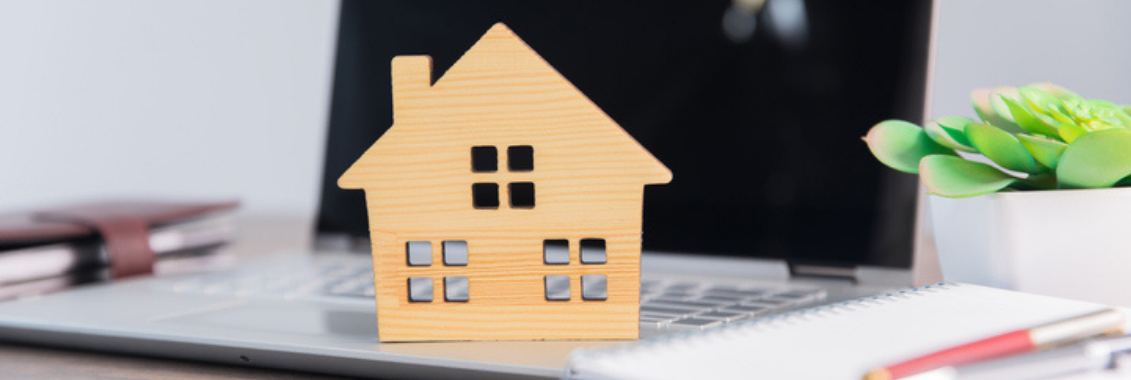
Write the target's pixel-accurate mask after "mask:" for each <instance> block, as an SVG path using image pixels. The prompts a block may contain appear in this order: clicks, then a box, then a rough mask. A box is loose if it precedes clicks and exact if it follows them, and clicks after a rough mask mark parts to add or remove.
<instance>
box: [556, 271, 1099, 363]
mask: <svg viewBox="0 0 1131 380" xmlns="http://www.w3.org/2000/svg"><path fill="white" fill-rule="evenodd" d="M1106 308H1107V307H1106V306H1103V305H1097V304H1092V303H1087V302H1079V301H1071V300H1064V299H1058V298H1052V297H1045V296H1038V295H1032V294H1025V293H1018V292H1011V291H1006V290H999V289H993V288H987V287H981V286H977V285H967V284H950V283H943V284H937V285H931V286H926V287H921V288H915V289H909V290H904V291H899V292H894V293H889V294H886V295H880V296H876V297H870V298H865V299H860V300H856V301H849V302H843V303H837V304H832V305H827V306H821V307H817V308H813V309H808V310H802V311H797V312H792V313H788V314H783V315H779V316H773V317H768V318H764V319H761V320H753V321H749V322H745V323H739V324H735V325H729V326H725V327H721V328H717V329H713V330H705V331H699V332H689V333H680V334H674V335H668V336H664V337H660V338H657V339H652V340H645V341H641V342H639V343H638V344H628V345H623V346H616V347H613V348H593V349H582V350H579V351H576V352H575V353H574V354H573V355H572V356H571V357H570V360H569V363H568V364H567V368H566V373H565V375H566V377H569V378H577V379H692V378H711V379H846V380H847V379H852V380H859V379H860V378H861V377H863V376H864V375H865V374H866V373H867V372H868V371H869V370H872V369H875V368H877V367H882V366H885V365H888V364H892V363H896V362H899V361H902V360H906V359H910V358H914V357H917V356H920V355H923V354H927V353H931V352H934V351H937V350H939V349H943V348H947V347H951V346H956V345H959V344H963V343H968V342H971V341H974V340H978V339H981V338H986V337H989V336H992V335H996V334H1001V333H1004V332H1008V331H1013V330H1019V329H1024V328H1028V327H1033V326H1037V325H1041V324H1045V323H1048V322H1052V321H1057V320H1062V319H1066V318H1071V317H1075V316H1078V315H1081V314H1085V313H1088V312H1093V311H1099V310H1102V309H1106Z"/></svg>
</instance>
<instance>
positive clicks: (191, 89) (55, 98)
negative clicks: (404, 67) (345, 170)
mask: <svg viewBox="0 0 1131 380" xmlns="http://www.w3.org/2000/svg"><path fill="white" fill-rule="evenodd" d="M337 12H338V2H337V1H333V0H323V1H320V0H238V1H230V0H191V1H189V0H181V1H142V0H98V1H87V0H47V1H18V0H0V211H3V210H11V209H26V208H29V207H35V206H38V205H45V204H49V203H57V202H69V201H76V200H84V199H93V198H100V197H116V198H124V197H134V196H141V197H149V198H189V199H215V198H239V199H241V200H243V201H244V207H245V210H247V211H249V212H256V213H272V214H280V213H283V214H295V215H306V216H308V215H312V214H313V212H314V210H315V208H316V202H317V196H318V185H319V182H318V181H319V178H320V176H321V165H322V149H323V142H324V140H325V137H324V134H325V128H326V124H327V110H328V105H329V93H330V81H331V77H332V63H333V53H334V42H335V39H336V34H337V17H338V14H337Z"/></svg>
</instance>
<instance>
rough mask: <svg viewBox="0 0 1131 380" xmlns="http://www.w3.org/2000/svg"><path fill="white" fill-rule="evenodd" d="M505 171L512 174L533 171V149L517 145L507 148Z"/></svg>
mask: <svg viewBox="0 0 1131 380" xmlns="http://www.w3.org/2000/svg"><path fill="white" fill-rule="evenodd" d="M507 169H509V170H510V171H512V172H528V171H531V170H534V147H532V146H530V145H519V146H512V147H509V148H507Z"/></svg>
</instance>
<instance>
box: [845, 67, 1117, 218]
mask: <svg viewBox="0 0 1131 380" xmlns="http://www.w3.org/2000/svg"><path fill="white" fill-rule="evenodd" d="M970 100H971V102H972V103H973V105H974V112H975V113H977V114H978V118H979V119H981V121H978V120H974V119H970V118H966V117H960V116H948V117H943V118H940V119H937V120H933V121H930V122H928V123H927V125H925V126H923V127H922V128H920V127H919V126H917V125H915V124H912V123H908V122H906V121H901V120H887V121H884V122H881V123H879V124H876V125H875V126H873V127H872V129H871V130H869V131H868V135H867V136H864V141H865V142H867V143H868V148H869V149H871V151H872V154H873V155H875V156H876V158H877V159H879V160H880V162H882V163H884V164H885V165H887V166H889V167H891V168H893V169H896V170H899V171H902V172H907V173H918V174H919V177H920V179H922V181H923V185H924V186H925V187H926V188H927V191H928V192H929V193H932V194H938V195H941V196H944V197H950V198H963V197H972V196H977V195H982V194H988V193H992V192H996V191H1003V190H1006V191H1007V190H1052V189H1094V188H1106V187H1116V186H1122V185H1131V178H1128V177H1129V176H1131V107H1128V106H1121V105H1117V104H1113V103H1111V102H1107V101H1103V100H1098V99H1084V98H1082V97H1080V96H1079V95H1076V94H1075V93H1073V92H1071V91H1068V90H1066V89H1064V88H1061V87H1059V86H1056V85H1053V84H1051V83H1040V84H1033V85H1029V86H1025V87H1018V88H1014V87H998V88H993V89H979V90H974V91H973V92H971V93H970ZM978 154H980V155H982V156H984V159H982V158H977V157H976V155H978ZM987 162H988V163H987ZM990 163H992V164H990Z"/></svg>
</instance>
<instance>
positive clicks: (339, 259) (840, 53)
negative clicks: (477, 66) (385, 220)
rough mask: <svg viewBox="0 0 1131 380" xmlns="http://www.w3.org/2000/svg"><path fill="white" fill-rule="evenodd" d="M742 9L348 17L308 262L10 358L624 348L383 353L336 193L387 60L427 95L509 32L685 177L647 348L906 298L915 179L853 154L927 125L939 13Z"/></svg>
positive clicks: (374, 360)
mask: <svg viewBox="0 0 1131 380" xmlns="http://www.w3.org/2000/svg"><path fill="white" fill-rule="evenodd" d="M744 6H749V5H742V3H741V2H738V3H731V2H702V3H696V4H680V5H679V6H678V7H667V6H662V5H659V4H656V3H655V2H645V1H623V2H602V1H586V0H580V1H579V0H571V1H560V2H558V1H547V2H537V3H531V2H529V1H525V0H514V1H477V2H463V1H450V2H440V3H435V2H427V3H423V2H410V1H390V2H369V1H345V2H344V3H343V6H342V12H341V24H340V34H339V39H338V51H337V61H336V67H335V74H334V75H335V79H334V89H333V94H332V97H333V98H332V100H331V112H330V118H329V119H330V120H329V129H328V139H327V142H326V144H327V145H326V160H325V170H324V175H323V183H322V194H321V201H320V210H319V215H318V218H317V220H318V222H317V231H316V233H317V239H316V240H317V242H318V244H316V246H315V247H309V248H303V247H296V251H295V252H284V253H277V254H272V255H265V256H264V257H263V258H261V259H258V260H256V261H249V262H247V263H243V264H241V265H239V266H237V267H235V268H233V269H231V270H227V271H222V272H215V273H206V274H195V275H186V276H175V277H160V278H143V279H135V280H127V281H121V282H115V283H107V284H101V285H95V286H89V287H84V288H79V289H74V290H71V291H66V292H61V293H57V294H52V295H48V296H43V297H37V298H31V299H26V300H21V301H17V302H8V303H2V304H0V339H5V340H11V341H18V342H28V343H34V344H45V345H57V346H65V347H75V348H83V349H91V350H99V351H111V352H120V353H127V354H137V355H146V356H158V357H168V358H179V359H188V360H200V361H209V362H216V363H227V364H234V365H246V366H255V367H267V368H278V369H290V370H300V371H309V372H319V373H328V374H338V375H347V376H355V377H376V378H437V377H446V376H458V377H460V378H496V379H497V378H512V377H513V378H530V377H534V378H538V377H541V378H556V377H561V376H562V368H563V366H564V364H565V361H566V359H567V357H568V355H569V354H570V352H571V351H573V350H574V349H577V348H579V347H598V346H609V345H623V344H634V341H537V342H535V341H496V342H432V343H379V342H378V339H377V326H376V325H377V324H376V313H375V304H374V293H373V283H372V280H373V275H372V270H373V269H372V267H371V258H370V252H368V249H369V246H370V245H369V241H368V230H367V225H368V224H367V220H366V213H365V203H364V197H363V195H362V194H361V192H360V191H347V190H342V189H339V188H338V187H337V185H336V183H337V179H338V177H339V176H341V174H342V173H343V172H344V171H345V170H346V168H347V167H348V166H349V165H350V164H351V163H352V162H353V161H354V160H355V159H356V158H357V157H359V156H360V155H361V153H362V152H363V151H364V150H365V149H367V148H368V147H369V146H370V145H372V144H373V142H374V141H376V140H377V138H378V137H380V135H381V134H382V133H383V132H384V130H385V129H387V128H388V127H389V126H390V125H391V124H392V120H391V119H392V110H391V92H390V83H389V82H390V75H389V72H390V60H391V59H392V57H394V56H397V55H410V54H427V55H431V56H432V59H433V66H434V70H435V72H436V73H435V74H436V76H439V75H440V74H442V72H443V71H444V70H445V69H446V68H447V67H449V66H451V65H452V63H454V62H455V61H456V60H457V59H458V58H459V56H460V55H461V54H462V53H463V52H464V51H465V50H466V49H467V48H468V47H470V46H471V44H472V43H474V42H475V40H476V39H477V38H478V37H479V36H480V35H482V33H483V32H484V31H486V30H487V29H488V28H490V26H491V25H492V24H494V23H496V22H500V21H501V22H505V23H506V24H507V25H508V26H509V27H510V28H511V29H512V30H514V31H515V32H516V33H517V34H518V35H520V36H522V38H523V40H525V41H526V42H527V43H528V44H529V45H530V46H531V47H532V48H534V50H535V51H537V52H538V53H539V54H541V55H542V56H543V57H544V58H545V59H546V60H547V61H548V62H549V63H550V64H552V65H554V67H555V68H556V69H557V70H558V71H559V72H561V73H562V74H563V75H564V76H565V77H566V78H567V79H569V80H570V81H571V82H572V83H573V84H574V85H575V86H577V87H578V88H579V89H580V90H581V91H582V92H583V93H585V94H586V96H588V97H589V98H590V99H591V100H593V102H594V103H596V104H597V105H598V106H600V107H601V108H602V109H603V110H604V111H605V112H606V113H607V114H609V115H610V116H611V117H612V118H613V119H614V120H616V121H617V122H618V123H619V124H620V125H621V126H622V127H624V128H625V129H626V130H627V131H628V132H629V133H630V134H631V135H632V136H633V137H634V138H635V139H637V140H638V141H640V143H641V144H642V145H643V146H644V147H646V148H647V149H648V150H649V151H650V152H652V153H653V154H654V155H655V156H656V157H657V158H658V159H659V160H660V161H662V162H664V163H665V164H666V165H667V166H668V167H669V168H670V169H671V170H672V172H673V173H674V180H673V181H672V182H671V183H670V184H668V185H663V186H650V187H648V188H647V189H646V194H645V197H644V199H645V201H644V202H645V204H644V210H645V211H644V223H643V228H644V239H643V250H644V254H643V257H642V284H641V309H640V310H641V313H640V316H641V317H640V331H641V339H655V338H657V337H661V336H664V335H666V334H672V333H676V332H688V331H691V332H694V331H700V330H709V329H712V328H716V327H718V326H723V325H727V324H732V323H743V322H744V321H750V320H753V319H757V318H763V317H765V316H770V315H774V314H778V313H783V312H788V311H790V310H797V309H801V308H808V307H813V306H818V305H822V304H826V303H832V302H839V301H844V300H849V299H855V298H860V297H866V296H870V295H875V294H878V293H881V292H887V291H890V290H892V289H895V288H900V287H905V286H910V285H913V282H914V279H913V275H912V273H913V269H914V268H913V259H912V258H913V253H914V247H915V236H916V234H915V226H916V204H917V203H916V198H917V180H916V178H915V177H914V176H912V175H907V174H902V173H896V172H894V171H891V170H888V169H886V168H884V167H883V165H881V164H879V163H878V162H876V161H875V160H874V159H873V158H872V157H871V155H870V153H869V152H868V151H867V149H866V147H865V146H864V144H863V143H861V142H860V141H859V138H860V136H863V135H864V133H865V132H866V130H867V129H868V128H869V127H870V126H871V125H872V124H874V123H876V122H878V121H880V120H884V119H888V118H901V119H906V120H922V119H923V116H924V114H925V113H924V108H925V103H926V102H925V99H924V98H925V94H926V88H927V79H926V78H927V62H928V48H929V46H930V43H929V41H930V34H931V31H930V25H932V22H931V6H932V4H931V3H930V2H927V1H918V2H892V3H891V4H861V3H840V2H822V3H821V4H816V3H812V2H803V0H771V1H769V2H768V3H767V4H766V5H765V6H764V7H763V8H761V9H748V8H742V7H744ZM735 23H739V24H742V23H745V24H742V25H747V26H748V28H745V29H744V28H737V29H736V28H735V27H734V25H735Z"/></svg>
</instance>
